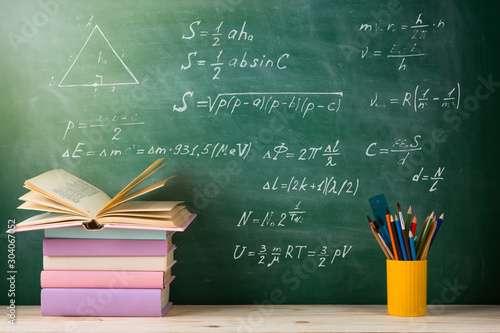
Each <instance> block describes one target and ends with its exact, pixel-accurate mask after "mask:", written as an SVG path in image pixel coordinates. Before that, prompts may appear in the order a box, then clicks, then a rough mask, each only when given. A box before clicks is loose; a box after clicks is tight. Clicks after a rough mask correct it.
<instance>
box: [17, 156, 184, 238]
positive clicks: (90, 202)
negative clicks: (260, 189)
mask: <svg viewBox="0 0 500 333" xmlns="http://www.w3.org/2000/svg"><path fill="white" fill-rule="evenodd" d="M162 161H163V158H161V159H158V160H156V161H155V162H154V163H153V164H151V165H150V166H149V167H148V168H147V169H146V170H145V171H144V172H142V173H141V174H140V175H139V176H138V177H137V178H136V179H134V180H133V181H132V182H131V183H130V184H128V185H127V186H126V187H125V188H124V189H123V190H122V191H120V193H118V194H117V195H116V196H115V197H114V198H110V197H109V196H108V195H107V194H106V193H104V192H103V191H101V190H100V189H98V188H97V187H95V186H93V185H91V184H89V183H87V182H85V181H84V180H82V179H80V178H78V177H76V176H74V175H72V174H70V173H68V172H66V171H64V170H62V169H56V170H52V171H48V172H45V173H43V174H41V175H39V176H36V177H34V178H31V179H28V180H26V181H25V182H24V187H25V188H27V189H29V190H31V191H30V192H28V193H26V194H25V195H23V196H22V197H20V198H19V199H20V200H23V201H25V202H24V203H23V204H22V205H21V206H19V207H18V208H21V209H30V210H37V211H44V212H45V213H43V214H39V215H36V216H33V217H31V218H29V219H27V220H25V221H23V222H21V223H18V224H17V225H16V227H15V229H14V230H15V231H24V230H34V229H46V228H56V227H66V226H75V225H83V226H84V227H85V228H86V229H88V230H96V229H97V230H98V229H101V228H102V227H103V226H111V227H113V226H116V227H118V226H120V227H131V228H140V229H142V228H155V229H156V228H157V229H165V230H169V229H170V230H178V228H179V227H180V226H182V225H183V224H184V223H185V222H187V223H189V222H190V220H192V218H193V216H192V215H191V214H190V213H189V211H188V210H187V209H186V207H185V206H182V205H180V204H181V203H182V201H130V202H129V200H131V199H133V198H136V197H138V196H140V195H142V194H145V193H148V192H151V191H153V190H155V189H157V188H159V187H161V186H163V185H164V184H165V183H166V182H167V180H168V179H170V178H171V177H169V178H166V179H164V180H161V181H159V182H157V183H154V184H152V185H149V186H145V187H143V188H141V189H136V187H137V186H138V185H139V184H141V183H142V182H143V181H145V180H146V179H147V178H149V177H150V176H151V175H153V174H154V173H155V172H156V171H158V170H159V169H160V168H162V167H163V166H164V165H165V164H166V163H165V164H161V162H162ZM134 189H136V190H135V191H134V192H132V190H134ZM176 228H177V229H176Z"/></svg>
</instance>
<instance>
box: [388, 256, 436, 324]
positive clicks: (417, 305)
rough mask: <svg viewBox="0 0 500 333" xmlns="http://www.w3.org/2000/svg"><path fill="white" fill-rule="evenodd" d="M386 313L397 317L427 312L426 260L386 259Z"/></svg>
mask: <svg viewBox="0 0 500 333" xmlns="http://www.w3.org/2000/svg"><path fill="white" fill-rule="evenodd" d="M386 262H387V313H388V314H390V315H392V316H399V317H418V316H425V315H426V313H427V260H416V261H402V260H389V259H388V260H387V261H386Z"/></svg>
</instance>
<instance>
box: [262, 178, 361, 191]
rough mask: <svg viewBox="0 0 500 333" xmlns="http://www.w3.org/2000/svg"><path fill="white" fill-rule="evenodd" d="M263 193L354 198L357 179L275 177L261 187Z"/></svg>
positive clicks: (357, 184)
mask: <svg viewBox="0 0 500 333" xmlns="http://www.w3.org/2000/svg"><path fill="white" fill-rule="evenodd" d="M262 189H263V190H264V191H282V192H286V193H291V192H318V193H321V194H323V195H325V196H327V195H337V196H340V195H350V196H355V195H356V193H357V192H358V189H359V178H356V179H355V180H348V179H345V180H343V179H336V178H335V177H333V176H332V177H328V176H327V177H325V178H324V179H319V180H318V179H316V180H313V181H311V180H309V179H307V177H295V176H293V177H290V178H289V179H285V180H282V179H281V177H280V176H276V178H275V179H274V180H269V181H266V182H265V184H264V186H262Z"/></svg>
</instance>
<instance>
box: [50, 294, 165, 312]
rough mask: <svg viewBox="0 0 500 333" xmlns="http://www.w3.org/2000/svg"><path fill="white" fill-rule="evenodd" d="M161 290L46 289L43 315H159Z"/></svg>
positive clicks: (163, 310) (162, 309) (161, 309)
mask: <svg viewBox="0 0 500 333" xmlns="http://www.w3.org/2000/svg"><path fill="white" fill-rule="evenodd" d="M170 305H171V303H170V302H169V303H168V304H167V305H166V306H164V307H163V308H162V290H161V289H94V288H87V289H80V288H45V289H42V292H41V312H42V316H85V317H88V316H98V317H108V316H117V317H160V316H163V315H164V314H165V312H166V311H167V310H168V308H169V307H170Z"/></svg>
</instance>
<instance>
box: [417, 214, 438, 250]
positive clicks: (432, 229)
mask: <svg viewBox="0 0 500 333" xmlns="http://www.w3.org/2000/svg"><path fill="white" fill-rule="evenodd" d="M436 226H437V221H436V220H435V219H434V220H433V221H432V222H431V223H430V227H429V233H428V237H427V238H426V240H425V243H424V246H423V248H422V252H421V253H420V255H419V256H418V260H425V259H427V254H428V253H429V246H430V245H431V240H432V236H433V235H434V232H435V231H436Z"/></svg>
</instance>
